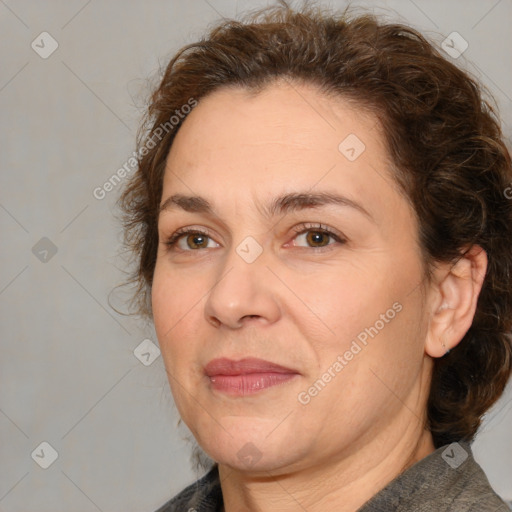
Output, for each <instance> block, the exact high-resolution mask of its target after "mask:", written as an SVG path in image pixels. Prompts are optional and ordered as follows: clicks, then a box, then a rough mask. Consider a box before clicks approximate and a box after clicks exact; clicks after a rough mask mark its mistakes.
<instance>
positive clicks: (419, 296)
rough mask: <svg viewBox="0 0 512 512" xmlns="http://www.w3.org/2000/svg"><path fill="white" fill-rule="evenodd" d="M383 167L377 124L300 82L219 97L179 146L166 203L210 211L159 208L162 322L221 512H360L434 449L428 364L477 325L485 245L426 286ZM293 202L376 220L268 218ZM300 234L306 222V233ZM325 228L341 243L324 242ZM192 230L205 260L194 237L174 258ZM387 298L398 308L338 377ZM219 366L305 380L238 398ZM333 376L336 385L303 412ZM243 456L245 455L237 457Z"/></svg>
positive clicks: (155, 292)
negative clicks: (270, 368)
mask: <svg viewBox="0 0 512 512" xmlns="http://www.w3.org/2000/svg"><path fill="white" fill-rule="evenodd" d="M349 134H355V135H356V136H357V137H358V138H359V139H360V140H361V141H362V142H363V143H364V145H365V150H364V151H363V152H362V153H361V154H360V156H359V157H358V158H356V159H355V160H354V161H350V160H349V159H347V158H346V156H345V155H344V154H343V153H342V152H341V151H340V150H339V149H338V146H339V144H340V142H342V141H343V140H344V139H345V138H346V137H347V136H348V135H349ZM389 168H390V165H389V163H388V157H387V152H386V148H385V145H384V141H383V137H382V134H381V133H380V131H379V125H378V123H377V121H376V119H375V118H373V117H372V115H370V114H368V113H363V111H362V110H361V109H358V108H357V106H356V105H354V104H353V103H352V104H351V103H348V102H347V101H346V100H343V99H341V98H336V99H333V98H327V97H326V96H325V95H323V94H322V93H320V92H319V91H318V90H317V89H315V87H314V86H310V85H305V84H297V83H295V84H288V83H286V82H278V83H276V84H273V85H271V86H268V87H267V88H266V89H265V90H263V91H262V92H261V93H258V94H256V95H255V94H250V93H249V92H247V91H246V90H243V89H220V90H218V91H216V92H214V93H212V94H211V95H210V96H208V97H206V98H203V99H202V100H201V101H200V102H199V104H198V106H197V107H196V108H195V109H194V110H193V111H192V112H191V114H190V115H189V116H188V117H187V119H186V120H185V122H184V124H183V125H182V127H181V128H180V131H179V132H178V134H177V136H176V139H175V141H174V144H173V146H172V148H171V151H170V153H169V156H168V160H167V166H166V171H165V177H164V187H163V194H162V203H163V202H164V201H165V200H166V199H167V198H168V197H169V196H171V195H173V194H178V193H179V194H183V195H190V196H201V197H203V198H205V199H207V200H208V201H209V202H210V203H211V204H212V206H213V207H214V214H205V213H191V212H186V211H184V210H182V209H180V208H177V207H175V208H168V209H166V210H163V211H162V212H161V214H160V217H159V225H158V228H159V239H160V240H159V241H160V243H159V249H158V255H157V262H156V268H155V274H154V281H153V288H152V304H153V314H154V322H155V328H156V332H157V336H158V340H159V343H160V347H161V351H162V356H163V358H164V362H165V367H166V371H167V374H168V379H169V384H170V386H171V389H172V393H173V396H174V398H175V402H176V405H177V407H178V410H179V412H180V415H181V417H182V419H183V420H184V422H185V423H186V424H187V426H188V427H189V428H190V430H191V431H192V433H193V434H194V436H195V437H196V439H197V441H198V442H199V444H200V445H201V446H202V448H203V449H204V450H205V451H206V452H207V453H208V454H209V455H210V456H211V457H212V458H213V459H215V460H216V461H218V462H219V471H220V475H221V481H222V489H223V495H224V501H225V510H226V511H228V512H234V511H239V510H251V511H252V510H254V511H256V510H258V511H259V510H261V511H267V510H272V511H288V510H290V511H291V510H297V509H299V508H300V506H299V505H298V503H300V505H301V506H302V507H304V508H305V509H307V510H308V511H310V512H314V511H316V510H333V509H334V508H335V509H336V510H339V511H353V510H355V509H356V508H357V507H359V506H361V505H362V504H363V503H364V502H365V501H366V500H368V499H369V498H370V497H371V496H373V495H374V494H375V493H376V492H378V490H380V489H381V488H382V487H384V486H385V485H386V484H387V483H388V482H389V481H391V480H392V479H393V478H394V477H395V476H396V475H397V474H398V473H400V472H401V471H402V470H403V469H405V468H407V467H409V466H410V465H412V464H413V463H414V462H416V461H417V460H420V459H421V458H423V457H425V456H426V455H428V454H429V453H431V452H432V451H433V450H434V447H433V443H432V438H431V435H430V433H429V432H428V431H426V430H425V429H424V424H425V410H426V401H427V398H428V391H429V383H430V375H431V371H432V365H433V358H434V357H441V356H442V355H443V354H444V353H445V351H446V350H447V349H448V348H453V346H454V345H455V344H456V343H458V342H459V341H460V339H461V338H462V337H463V335H464V333H465V332H466V331H467V329H468V328H469V326H470V325H471V321H472V318H473V315H474V310H475V306H476V299H477V296H478V293H479V291H480V287H481V283H482V279H483V276H484V274H485V268H486V256H485V253H484V251H482V250H481V249H479V248H478V247H477V248H474V249H472V251H470V252H469V253H468V255H467V256H466V257H464V258H462V259H461V260H459V262H458V263H457V264H456V265H455V266H452V265H449V264H443V265H439V266H438V267H437V268H436V269H435V271H434V276H433V279H432V281H431V282H427V281H426V279H425V277H424V265H423V262H422V258H421V255H420V249H419V245H418V241H417V238H418V237H417V232H418V224H417V220H416V218H415V215H414V213H413V210H412V208H411V206H410V204H409V203H408V202H407V200H406V199H405V198H404V196H403V195H402V194H401V193H400V192H399V190H398V188H397V186H396V185H395V182H394V180H393V178H392V174H391V171H390V169H389ZM292 192H309V193H316V192H329V193H336V194H339V195H343V196H345V197H347V198H349V199H350V200H351V201H354V202H356V203H358V204H359V205H360V206H361V207H362V208H363V209H364V210H365V211H366V213H363V212H362V211H360V210H359V209H357V208H354V207H352V206H338V205H328V206H322V207H315V208H306V209H302V210H298V211H294V212H288V213H278V214H276V215H275V216H269V215H268V214H266V213H265V210H264V205H266V204H267V203H268V202H269V201H270V200H272V199H273V198H274V197H277V196H280V195H282V194H286V193H292ZM301 223H311V224H313V227H310V226H309V225H308V228H309V231H307V232H306V233H304V234H301V235H297V234H296V233H294V231H293V228H294V227H297V226H299V227H300V224H301ZM318 224H322V227H323V228H327V229H331V230H333V231H334V232H335V233H336V234H338V235H339V237H340V239H342V240H344V241H343V242H338V241H337V240H336V239H335V238H332V237H330V236H329V235H328V234H327V235H323V236H322V235H320V236H318V234H317V235H316V237H315V233H316V231H318V227H317V225H318ZM183 227H188V228H190V229H194V228H196V229H201V230H202V231H206V232H207V233H208V237H209V238H208V237H207V238H204V239H202V240H201V239H199V242H201V243H202V245H201V247H199V248H196V247H197V241H198V239H197V238H194V237H193V236H192V237H188V238H187V235H184V236H183V237H182V238H181V239H180V240H179V241H178V243H177V245H175V246H174V248H171V247H168V246H167V245H166V244H165V242H166V240H167V239H168V238H169V237H170V236H171V235H172V234H173V233H174V232H175V231H176V230H177V229H179V228H183ZM302 229H307V228H302ZM315 230H316V231H315ZM312 232H313V233H312ZM312 235H313V236H312ZM249 236H250V237H252V238H253V239H254V240H256V241H257V243H258V244H259V246H260V247H261V249H262V253H261V254H260V255H259V256H258V257H257V258H256V259H255V261H253V262H252V263H248V262H247V261H245V260H244V259H243V258H242V257H241V255H240V253H239V252H237V247H239V246H240V244H241V243H242V242H243V241H246V240H245V239H246V237H249ZM203 242H204V243H203ZM194 243H196V245H194ZM241 247H244V248H246V246H245V245H244V244H242V246H241ZM250 250H252V249H250ZM393 304H395V308H397V306H396V305H397V304H398V305H399V309H400V311H399V312H396V314H395V315H394V317H393V318H392V319H389V318H388V321H387V322H384V327H382V328H377V330H378V334H377V335H374V336H373V337H369V338H368V342H367V344H366V345H363V344H361V343H359V345H360V347H361V350H360V351H359V352H357V354H355V355H354V356H353V358H352V359H351V360H349V361H347V360H346V358H344V361H345V362H346V365H343V369H342V370H340V371H337V372H336V371H334V370H333V369H332V368H333V364H334V363H335V362H336V361H339V359H338V356H340V355H341V356H342V357H343V355H344V354H345V353H346V351H347V350H349V349H350V347H351V343H352V342H353V341H354V340H357V336H358V335H359V334H360V333H362V332H364V331H365V329H368V328H370V327H372V326H376V325H377V326H378V327H380V325H381V324H380V323H379V324H376V322H377V321H378V320H379V319H382V316H381V315H386V311H388V310H389V309H390V308H393ZM381 321H382V320H381ZM443 344H444V347H443ZM352 346H353V345H352ZM219 357H229V358H231V359H241V358H244V357H258V358H261V359H265V360H268V361H272V362H274V363H278V364H280V365H283V366H286V367H289V368H292V369H294V370H295V371H296V373H297V375H296V376H295V377H294V378H293V379H292V380H290V381H288V382H286V383H284V384H281V385H278V386H274V387H271V388H269V389H265V390H263V391H260V392H258V393H256V394H254V395H249V396H243V397H240V396H236V397H233V396H227V395H226V394H223V393H220V392H218V391H216V390H214V389H212V387H211V385H210V381H209V378H208V377H207V376H205V373H204V366H205V365H206V364H207V363H208V362H209V361H211V360H212V359H214V358H219ZM329 368H331V377H332V375H335V376H334V377H332V378H331V379H330V381H329V382H328V383H326V385H325V386H324V387H323V388H322V389H321V391H319V392H318V393H317V394H316V396H312V397H311V399H310V401H309V402H308V403H307V404H303V403H301V402H300V401H299V400H298V396H299V394H300V393H301V392H304V391H307V390H308V389H309V388H310V387H311V386H312V384H313V383H314V382H315V381H317V380H318V379H319V378H322V375H324V374H325V373H326V372H328V369H329ZM338 368H339V367H338ZM324 380H325V379H324ZM302 396H304V395H302ZM247 443H250V444H249V445H247ZM244 446H245V448H244ZM240 450H242V452H240ZM244 450H245V451H244ZM247 450H248V451H249V452H250V453H251V454H252V458H243V457H241V456H240V453H245V452H246V451H247Z"/></svg>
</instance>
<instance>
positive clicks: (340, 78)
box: [118, 2, 512, 447]
mask: <svg viewBox="0 0 512 512" xmlns="http://www.w3.org/2000/svg"><path fill="white" fill-rule="evenodd" d="M278 78H281V79H285V80H289V81H290V82H291V83H294V82H295V83H298V82H305V83H310V84H314V85H316V86H318V87H319V90H321V91H322V92H324V93H326V94H329V95H335V96H339V97H343V98H347V99H349V100H351V101H355V102H356V104H358V105H360V106H362V107H365V108H369V109H370V110H371V111H372V112H373V113H374V115H375V116H376V117H377V118H378V120H379V122H380V124H381V127H382V128H383V130H382V132H383V133H384V134H385V138H386V143H387V149H388V152H389V154H390V156H391V160H392V162H393V164H394V167H395V178H396V181H397V183H398V184H399V186H400V187H401V190H402V191H403V193H404V195H405V196H406V197H407V198H408V200H409V201H410V203H411V204H412V206H413V207H414V210H415V212H416V215H417V218H418V222H419V231H420V232H419V235H420V242H421V246H422V251H423V258H424V262H425V268H426V269H427V272H426V274H427V278H428V277H429V275H430V274H429V271H428V269H432V268H433V265H434V264H435V263H436V262H440V261H442V262H455V261H456V260H457V259H458V258H460V256H461V253H462V252H463V248H467V247H471V246H472V245H474V244H477V245H479V246H481V247H482V248H483V249H484V250H485V251H486V253H487V256H488V261H489V263H488V270H487V274H486V277H485V280H484V283H483V288H482V290H481V293H480V296H479V300H478V305H477V310H476V314H475V317H474V320H473V323H472V326H471V327H470V329H469V331H468V332H467V334H466V335H465V336H464V338H463V339H462V341H461V342H460V343H459V344H458V345H457V346H456V347H455V348H454V349H453V350H451V351H450V352H449V353H448V354H447V355H445V356H444V357H442V358H437V359H435V361H434V370H433V375H432V383H431V390H430V395H429V400H428V411H427V418H428V419H427V425H426V428H428V429H429V430H430V431H431V432H432V435H433V438H434V444H435V446H436V447H439V446H442V445H444V444H446V443H450V442H454V441H458V440H468V441H471V440H472V439H473V438H474V436H475V434H476V432H477V429H478V427H479V426H480V423H481V419H482V416H483V414H484V413H485V412H486V411H487V410H488V409H489V407H491V405H492V404H494V403H495V402H496V400H497V399H498V398H499V397H500V395H501V394H502V392H503V390H504V388H505V386H506V383H507V381H508V379H509V377H510V375H511V372H512V343H511V337H510V332H511V319H512V281H511V266H512V251H511V247H512V239H511V238H512V237H511V226H512V202H511V201H510V200H509V199H507V198H506V197H505V195H506V194H504V191H505V189H507V187H508V186H509V185H510V183H511V182H512V176H511V159H510V154H509V152H508V151H507V148H506V146H505V144H504V142H503V136H502V133H501V130H500V123H499V119H498V117H497V115H496V113H495V112H496V110H495V108H493V107H492V105H491V104H490V103H489V101H488V100H485V99H484V98H483V94H482V91H483V88H482V86H481V85H479V84H478V82H477V81H476V79H474V78H472V77H470V76H469V75H468V74H467V73H466V72H463V71H462V70H461V69H459V68H458V67H456V66H455V65H454V64H452V63H451V62H450V61H448V60H447V59H445V58H444V57H443V56H442V55H441V54H440V52H439V51H438V50H437V49H436V48H435V47H434V45H433V44H432V43H430V42H429V41H427V39H425V37H424V36H422V35H421V34H419V33H418V32H417V31H416V30H414V29H412V28H411V27H408V26H405V25H402V24H393V23H387V22H383V21H380V20H379V19H378V18H376V17H375V16H373V15H369V14H359V15H357V16H353V15H350V14H349V13H348V11H345V12H343V13H332V12H327V11H325V10H322V9H320V8H318V7H316V6H313V7H311V6H309V7H303V8H301V9H300V10H294V9H291V8H290V7H289V6H288V5H287V4H286V3H285V2H280V4H279V5H277V6H274V7H271V8H267V9H264V10H262V11H259V12H257V13H255V14H253V15H251V16H249V17H246V18H245V19H244V20H242V21H236V20H229V21H223V22H221V23H220V24H218V25H216V26H215V27H214V28H213V29H211V30H210V32H209V33H208V34H207V35H206V36H205V37H203V39H201V40H200V41H199V42H195V43H193V44H189V45H187V46H185V47H183V48H182V49H180V50H179V51H178V52H177V54H176V55H175V56H174V57H173V58H172V60H171V61H170V63H169V64H168V66H167V68H166V70H165V73H164V75H163V78H162V79H161V81H160V83H159V85H158V86H157V88H156V90H155V91H154V93H153V94H152V97H151V100H150V104H149V107H148V109H147V114H146V116H145V119H144V122H143V124H142V127H141V130H140V132H139V135H138V139H137V143H138V151H139V158H138V167H137V169H136V171H135V173H134V174H133V175H132V176H131V178H130V180H129V182H128V183H127V185H126V187H125V188H124V190H123V192H122V195H121V196H120V198H119V199H118V205H119V207H120V209H121V212H122V216H121V218H122V222H123V227H124V243H125V246H126V247H127V248H128V249H129V250H130V251H132V254H133V255H134V259H135V262H136V268H135V270H134V272H133V274H132V275H131V279H130V281H129V282H130V283H131V284H132V285H133V284H135V293H134V295H133V300H132V301H131V303H130V305H131V307H133V306H134V305H135V309H136V313H139V314H141V315H142V316H143V317H146V318H148V319H151V318H152V312H151V303H150V296H151V285H152V279H153V273H154V268H155V261H156V253H157V246H158V232H157V219H158V209H159V204H160V201H161V195H162V182H163V175H164V168H165V161H166V157H167V155H168V153H169V150H170V147H171V145H172V143H173V140H174V137H175V135H176V133H177V131H178V130H179V127H180V126H181V124H182V123H183V120H184V119H186V115H184V114H183V112H184V111H185V110H187V109H182V108H183V106H184V105H187V104H190V102H191V99H193V100H195V101H200V99H201V98H204V97H205V96H206V95H208V94H209V93H211V92H212V91H215V90H216V89H219V88H221V87H225V86H234V87H241V88H245V89H248V90H252V91H255V92H258V91H260V90H262V89H263V88H264V87H265V86H267V85H269V84H271V83H272V82H273V81H275V80H276V79H278ZM178 114H180V115H179V116H178ZM173 115H174V118H173V119H174V121H173V123H174V124H172V125H171V126H170V128H169V120H170V119H171V117H172V116H173ZM165 123H167V127H168V128H169V129H168V130H166V131H165V133H160V132H161V131H162V130H161V128H160V131H158V128H159V127H162V126H163V125H165ZM157 139H158V142H157V143H155V140H157Z"/></svg>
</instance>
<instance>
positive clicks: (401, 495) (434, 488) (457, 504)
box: [156, 441, 509, 512]
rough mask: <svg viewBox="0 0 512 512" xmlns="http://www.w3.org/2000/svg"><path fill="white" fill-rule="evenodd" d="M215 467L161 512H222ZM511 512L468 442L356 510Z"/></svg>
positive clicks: (414, 469)
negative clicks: (495, 490) (490, 481)
mask: <svg viewBox="0 0 512 512" xmlns="http://www.w3.org/2000/svg"><path fill="white" fill-rule="evenodd" d="M222 503H223V501H222V491H221V487H220V482H219V472H218V469H217V466H216V465H215V466H214V467H213V468H212V469H211V470H210V471H209V472H208V473H207V474H206V475H205V476H204V477H203V478H201V479H200V480H198V481H197V482H195V483H194V484H192V485H190V486H188V487H187V488H186V489H184V490H183V491H182V492H181V493H179V494H178V495H177V496H175V497H174V498H173V499H172V500H170V501H168V502H167V503H166V504H165V505H163V506H162V507H160V508H159V509H158V510H157V511H156V512H220V511H221V510H222ZM448 511H450V512H508V511H509V507H508V505H507V504H506V503H505V502H504V501H503V500H502V499H501V498H500V497H499V496H498V495H497V494H496V493H495V492H494V490H493V489H492V487H491V486H490V484H489V481H488V480H487V477H486V476H485V473H484V472H483V470H482V468H481V467H480V466H479V465H478V464H477V462H476V461H475V459H474V458H473V453H472V451H471V447H470V445H469V444H468V443H466V442H462V441H461V442H459V443H452V444H450V445H445V446H442V447H441V448H438V449H437V450H436V451H435V452H433V453H431V454H430V455H428V456H427V457H425V458H424V459H422V460H420V461H418V462H417V463H416V464H414V465H413V466H411V467H410V468H408V469H407V470H406V471H404V472H403V473H401V474H400V475H398V476H397V477H396V478H395V479H394V480H393V481H391V482H390V483H389V484H388V485H387V486H386V487H384V489H381V490H380V491H379V492H378V493H377V494H375V495H374V496H373V497H372V498H371V499H370V500H368V501H367V502H366V503H365V504H364V505H363V506H362V507H360V508H359V509H358V510H357V511H356V512H448Z"/></svg>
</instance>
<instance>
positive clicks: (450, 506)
mask: <svg viewBox="0 0 512 512" xmlns="http://www.w3.org/2000/svg"><path fill="white" fill-rule="evenodd" d="M411 510H414V511H415V512H508V511H509V507H508V505H507V504H506V503H505V502H504V501H503V500H502V499H501V498H500V497H499V496H498V495H497V494H496V492H495V491H494V490H493V488H492V487H491V485H490V483H489V480H488V479H487V476H486V475H485V473H484V471H483V469H482V468H481V467H480V465H479V464H478V463H477V462H476V461H475V459H474V457H473V453H472V450H471V447H470V445H469V443H466V442H464V441H460V442H459V443H452V444H449V445H445V446H442V447H440V448H438V449H437V450H436V451H435V452H433V453H431V454H430V455H428V456H427V457H425V458H424V459H422V460H420V461H418V462H417V463H416V464H414V465H413V466H411V467H410V468H409V469H407V470H406V471H404V472H403V473H402V474H400V475H399V476H397V477H396V478H395V479H394V480H393V481H392V482H390V483H389V484H388V485H387V486H386V487H385V488H384V489H382V490H381V491H379V492H378V493H377V494H376V495H375V496H373V498H371V499H370V500H369V501H368V502H367V503H365V504H364V505H363V507H361V508H360V509H359V512H377V511H378V512H384V511H393V512H409V511H411Z"/></svg>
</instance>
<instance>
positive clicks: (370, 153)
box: [164, 83, 396, 201]
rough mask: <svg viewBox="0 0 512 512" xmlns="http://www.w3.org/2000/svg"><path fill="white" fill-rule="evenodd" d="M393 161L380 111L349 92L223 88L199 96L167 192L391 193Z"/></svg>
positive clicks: (172, 159) (171, 158)
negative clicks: (297, 190) (340, 94)
mask: <svg viewBox="0 0 512 512" xmlns="http://www.w3.org/2000/svg"><path fill="white" fill-rule="evenodd" d="M389 167H390V166H389V162H388V154H387V151H386V148H385V144H384V140H383V137H382V135H381V132H380V125H379V123H378V122H377V119H376V117H374V116H373V115H371V114H369V113H368V111H367V110H365V109H363V108H359V107H358V106H357V105H356V104H354V103H352V102H349V101H348V100H346V99H343V98H341V97H340V98H333V97H328V96H326V95H325V94H323V93H321V92H320V91H319V90H318V88H316V87H315V86H313V85H306V84H291V83H276V84H273V85H271V86H268V87H267V88H265V89H264V90H263V91H261V92H258V93H256V94H255V93H253V92H251V91H248V90H246V89H242V88H222V89H219V90H217V91H215V92H213V93H212V94H210V95H208V96H207V97H205V98H203V99H201V100H200V101H199V103H198V105H197V106H196V107H195V108H194V110H193V111H192V112H191V113H190V114H189V115H188V117H187V119H186V120H185V121H184V123H183V125H182V126H181V128H180V130H179V132H178V133H177V135H176V137H175V140H174V143H173V146H172V147H171V150H170V152H169V155H168V159H167V169H166V173H165V177H164V194H165V193H166V192H169V190H170V189H171V188H172V189H173V191H174V192H176V191H177V192H180V193H184V194H187V195H206V196H207V195H208V192H209V191H211V190H213V189H215V190H217V191H219V190H223V191H224V192H223V193H224V194H225V195H226V196H227V195H228V193H229V190H236V191H237V192H238V193H239V194H249V192H250V193H252V194H253V195H256V196H265V195H266V194H267V195H268V194H269V193H270V192H269V191H270V190H271V189H272V190H274V191H276V192H277V191H278V189H279V191H280V192H281V193H282V192H287V191H291V190H292V189H293V188H300V189H301V190H304V189H306V190H307V189H311V190H313V189H314V188H315V187H317V186H320V185H321V188H322V189H325V188H326V187H327V188H336V189H338V190H339V191H340V192H343V193H344V195H345V196H347V197H349V198H350V197H351V196H355V195H358V194H361V193H362V192H363V191H364V190H365V189H366V190H365V193H366V195H368V194H369V195H372V194H371V190H368V189H369V188H374V189H375V193H376V194H380V195H382V194H384V195H386V194H385V192H384V191H383V190H382V189H383V187H384V186H386V187H387V188H389V189H396V184H395V182H394V179H393V178H392V177H391V174H390V172H389V170H388V169H389ZM222 187H223V188H222ZM379 188H380V190H378V189H379ZM191 192H194V194H191ZM392 192H395V190H393V191H391V190H388V191H387V193H392ZM169 193H170V192H169ZM233 200H234V201H236V198H235V197H233Z"/></svg>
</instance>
